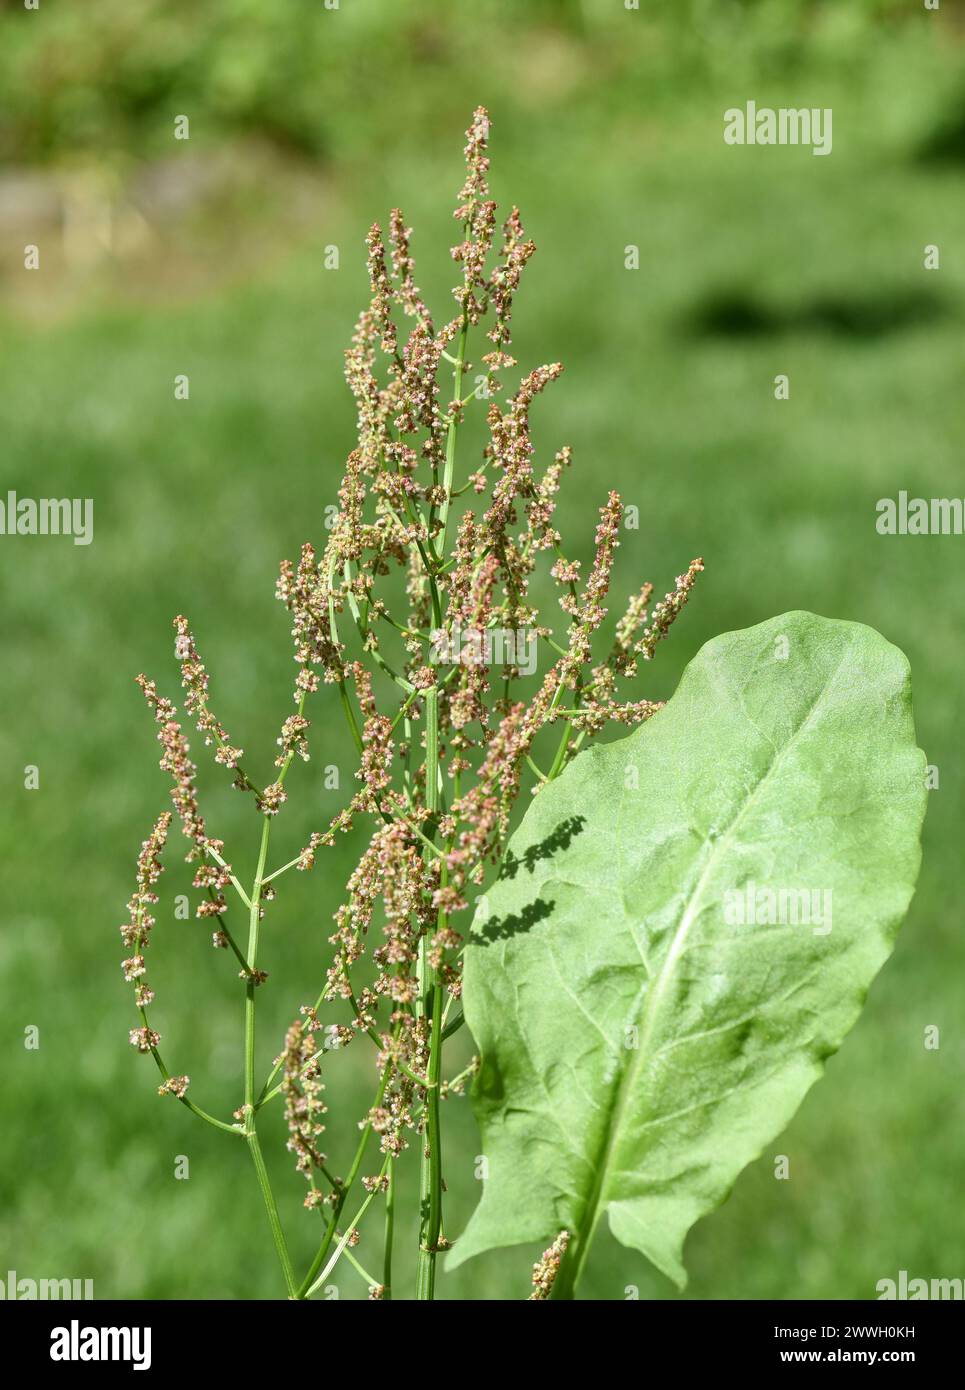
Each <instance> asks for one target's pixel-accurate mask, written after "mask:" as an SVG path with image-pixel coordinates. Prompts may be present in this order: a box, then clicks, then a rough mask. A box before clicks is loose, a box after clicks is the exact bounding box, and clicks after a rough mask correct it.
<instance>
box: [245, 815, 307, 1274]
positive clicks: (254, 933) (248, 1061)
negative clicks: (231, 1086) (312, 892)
mask: <svg viewBox="0 0 965 1390" xmlns="http://www.w3.org/2000/svg"><path fill="white" fill-rule="evenodd" d="M270 837H271V818H270V817H269V816H265V818H264V821H263V822H262V827H261V846H260V848H259V850H258V867H257V869H256V870H255V881H254V883H253V884H252V888H251V913H250V916H249V919H248V952H247V959H248V972H249V973H248V979H247V980H246V982H245V1112H244V1113H245V1138H246V1139H247V1141H248V1148H249V1151H250V1153H251V1159H252V1162H253V1163H254V1165H255V1174H256V1175H257V1178H258V1186H259V1187H260V1188H261V1195H262V1198H263V1200H264V1203H265V1210H266V1212H267V1213H268V1224H269V1225H270V1227H271V1234H272V1237H273V1238H274V1241H275V1249H276V1250H277V1251H278V1258H279V1260H280V1261H281V1267H282V1270H283V1272H284V1275H285V1284H286V1285H287V1288H288V1296H289V1298H294V1297H295V1296H296V1290H297V1286H296V1283H295V1271H294V1269H293V1268H292V1262H291V1255H290V1254H289V1253H288V1244H287V1242H286V1240H285V1233H284V1231H283V1230H282V1228H281V1220H280V1218H279V1216H278V1207H277V1206H276V1204H275V1196H274V1193H273V1192H272V1190H271V1183H270V1181H269V1179H268V1170H267V1168H266V1167H265V1160H264V1157H263V1155H262V1152H261V1145H260V1143H259V1142H258V1133H257V1131H256V1129H255V989H256V988H257V986H256V984H255V979H254V974H253V972H254V969H255V964H256V961H257V958H258V928H259V925H260V922H261V889H262V884H263V881H264V874H265V865H266V863H267V861H268V841H269V839H270Z"/></svg>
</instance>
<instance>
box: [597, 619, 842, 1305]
mask: <svg viewBox="0 0 965 1390" xmlns="http://www.w3.org/2000/svg"><path fill="white" fill-rule="evenodd" d="M850 650H851V647H850V645H849V646H848V647H846V648H845V650H844V651H843V652H842V654H841V657H840V659H839V661H838V664H837V665H836V666H835V668H834V671H833V672H832V673H831V675H830V677H829V678H828V680H827V681H826V683H825V684H824V685H823V686H822V687H821V690H820V691H819V692H818V695H817V696H816V698H815V700H814V701H813V703H812V705H811V708H810V709H809V710H808V713H807V716H806V718H804V719H803V720H802V721H801V723H800V724H799V725H798V727H797V728H796V729H795V730H794V732H793V733H792V734H791V737H790V738H789V739H788V740H787V742H786V743H785V744H784V745H783V747H781V748H779V749H778V750H777V753H776V755H775V757H773V758H772V759H771V761H770V763H769V764H768V766H767V768H766V770H765V772H764V773H763V775H762V776H761V777H760V778H759V779H758V781H757V783H756V785H755V786H754V789H753V791H752V792H751V794H750V796H748V797H747V798H746V800H745V801H744V802H743V804H742V805H741V808H740V810H739V811H738V812H737V814H736V815H735V816H734V818H733V820H732V821H731V823H730V825H728V827H727V829H726V830H725V831H724V833H723V835H721V836H720V837H719V838H718V839H717V840H715V841H714V842H713V844H712V846H711V849H710V851H709V853H708V854H707V858H706V861H705V863H704V867H703V869H702V870H701V871H700V874H699V876H698V879H697V882H696V884H695V886H694V890H693V892H692V893H691V895H690V897H689V899H688V900H687V904H686V906H685V908H684V910H683V912H682V914H681V919H680V924H679V925H678V927H677V929H676V931H675V932H674V938H673V941H672V942H671V943H670V949H669V951H668V952H667V955H666V958H665V960H664V963H663V965H662V966H661V967H660V969H659V971H658V972H657V976H656V979H655V980H654V982H653V988H652V990H648V991H647V995H646V998H645V999H644V1005H643V1011H642V1013H641V1015H640V1025H641V1031H640V1046H639V1047H638V1048H637V1049H636V1056H635V1057H634V1059H633V1060H632V1061H631V1062H630V1065H629V1066H628V1067H626V1068H625V1069H624V1070H623V1071H622V1072H620V1074H619V1076H620V1079H619V1082H618V1084H617V1090H616V1100H615V1105H614V1112H615V1113H614V1120H613V1123H612V1124H611V1125H610V1126H608V1128H607V1129H606V1131H605V1140H604V1143H603V1144H602V1145H601V1146H600V1147H601V1149H602V1153H601V1154H600V1156H599V1158H598V1160H597V1161H596V1163H595V1164H594V1167H595V1168H596V1177H595V1179H594V1183H593V1188H592V1190H591V1192H590V1196H589V1197H588V1199H587V1205H586V1208H585V1210H584V1214H583V1217H582V1219H581V1220H580V1222H579V1224H578V1227H577V1239H576V1241H575V1242H574V1244H575V1245H576V1251H577V1261H578V1264H577V1270H576V1277H577V1278H578V1277H579V1272H580V1270H581V1269H582V1267H583V1264H584V1262H585V1260H586V1256H587V1252H588V1250H589V1248H590V1245H591V1243H592V1239H593V1234H594V1231H595V1229H596V1226H597V1223H598V1221H599V1219H600V1216H601V1214H602V1211H603V1209H604V1207H605V1205H606V1200H605V1187H606V1181H607V1177H608V1175H609V1170H610V1161H611V1159H612V1156H613V1153H614V1150H615V1148H616V1145H617V1143H618V1141H619V1138H620V1134H621V1130H622V1125H623V1119H624V1114H625V1111H626V1108H627V1101H628V1097H629V1096H630V1095H632V1094H633V1093H634V1090H635V1084H636V1080H637V1076H638V1074H639V1072H640V1071H641V1070H642V1069H643V1068H644V1066H645V1062H646V1060H647V1047H646V1043H647V1042H648V1041H649V1039H650V1038H651V1037H652V1035H653V1027H654V1020H655V1018H656V1015H657V1012H658V1009H659V1004H660V1000H661V998H662V995H663V988H664V985H665V982H666V980H667V979H669V972H670V970H671V968H672V967H673V966H674V965H675V964H676V962H677V960H678V959H679V957H680V954H681V952H682V950H683V946H684V944H685V943H686V939H687V934H688V933H689V931H690V928H691V926H692V925H693V923H694V921H695V920H696V915H697V914H696V910H695V909H696V905H697V904H698V903H699V901H700V898H701V895H702V893H703V890H704V888H705V886H706V884H707V880H708V877H709V876H710V872H711V870H712V868H713V866H714V864H715V860H716V856H717V855H718V853H719V851H720V850H721V849H722V848H723V847H724V846H725V845H728V844H729V843H730V841H731V838H732V836H733V833H734V831H735V829H736V828H737V826H738V825H739V824H740V821H741V820H742V818H743V816H744V815H745V814H746V812H747V810H748V808H749V807H750V806H751V805H752V804H753V803H754V800H755V798H756V797H757V795H758V793H759V792H760V790H761V788H762V787H764V786H765V785H766V784H767V782H768V781H769V779H770V778H771V776H772V774H773V773H774V771H775V769H776V768H778V767H779V766H780V764H781V763H782V762H783V760H784V758H785V757H786V756H787V754H788V752H789V751H790V749H791V748H793V747H794V745H795V743H796V741H797V740H798V739H799V738H800V737H801V736H802V735H803V734H804V732H805V731H806V730H807V728H808V726H809V725H810V723H811V720H812V719H813V717H814V714H815V712H816V711H817V710H818V709H820V708H821V706H822V704H823V702H824V697H825V696H826V695H827V693H828V691H829V690H830V689H831V687H832V686H833V685H834V683H835V682H836V680H837V678H838V675H839V673H840V671H841V668H842V666H843V665H844V661H845V657H846V656H847V655H848V654H849V652H850ZM745 713H746V710H745ZM748 722H753V721H751V720H750V716H749V715H748ZM755 727H756V726H755ZM758 732H759V733H760V732H762V731H760V730H758Z"/></svg>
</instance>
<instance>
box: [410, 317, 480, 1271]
mask: <svg viewBox="0 0 965 1390" xmlns="http://www.w3.org/2000/svg"><path fill="white" fill-rule="evenodd" d="M468 333H469V317H468V314H467V312H466V311H465V310H464V311H463V318H462V328H461V330H460V333H459V348H458V352H457V355H456V361H455V365H454V368H453V374H452V376H453V388H452V407H451V415H450V418H449V429H448V433H447V435H446V457H445V467H444V472H443V479H442V488H443V497H442V504H441V506H440V509H439V520H440V522H441V529H440V532H439V549H438V551H436V550H435V545H434V542H433V540H432V537H430V538H429V544H430V547H432V550H433V557H434V560H435V563H436V565H439V564H441V563H442V562H443V561H444V560H445V558H446V530H447V527H448V524H449V502H450V499H451V496H452V483H453V476H454V474H455V468H456V436H457V434H458V431H459V407H458V402H459V401H460V400H461V396H462V378H463V372H464V370H465V364H466V339H467V336H468ZM429 578H430V583H431V584H432V586H433V597H434V600H435V602H434V608H435V609H436V621H437V622H439V623H440V624H441V620H442V612H441V605H440V603H439V599H438V596H437V592H436V584H435V576H434V575H431V574H430V576H429ZM425 773H426V809H427V810H428V811H429V815H430V823H431V821H432V819H433V818H434V817H435V816H436V815H437V814H438V812H439V692H438V690H431V691H427V692H426V763H425ZM429 951H430V943H429V939H428V935H427V934H426V935H423V937H422V941H421V943H420V946H419V982H420V985H421V1000H420V1010H421V1015H422V1017H423V1018H424V1019H428V1020H429V1030H430V1032H429V1068H428V1078H427V1079H428V1081H429V1082H430V1086H429V1089H428V1090H427V1092H426V1132H425V1135H424V1142H423V1146H422V1162H421V1167H420V1181H419V1198H420V1208H419V1271H418V1277H417V1282H416V1297H417V1298H419V1299H432V1298H433V1297H434V1296H435V1283H436V1253H437V1250H438V1245H439V1236H440V1234H441V1232H442V1126H441V1124H440V1115H439V1089H440V1088H439V1081H440V1078H441V1076H442V994H443V982H442V977H441V975H440V973H439V971H438V970H434V969H433V968H432V964H431V962H430V960H429Z"/></svg>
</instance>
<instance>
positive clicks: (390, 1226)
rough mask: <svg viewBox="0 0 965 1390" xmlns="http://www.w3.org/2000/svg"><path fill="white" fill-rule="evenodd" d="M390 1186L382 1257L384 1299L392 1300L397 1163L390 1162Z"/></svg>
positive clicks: (386, 1196)
mask: <svg viewBox="0 0 965 1390" xmlns="http://www.w3.org/2000/svg"><path fill="white" fill-rule="evenodd" d="M388 1176H389V1186H388V1188H387V1189H386V1194H385V1247H384V1254H383V1256H382V1288H383V1290H384V1292H383V1294H382V1298H383V1300H384V1301H385V1302H388V1301H390V1300H391V1298H392V1241H393V1237H394V1235H395V1163H394V1161H392V1160H391V1159H390V1160H389V1174H388Z"/></svg>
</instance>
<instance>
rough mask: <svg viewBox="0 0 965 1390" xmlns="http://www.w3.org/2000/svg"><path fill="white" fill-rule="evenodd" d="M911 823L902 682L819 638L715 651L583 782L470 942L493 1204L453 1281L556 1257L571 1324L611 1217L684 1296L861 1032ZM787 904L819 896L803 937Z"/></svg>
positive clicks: (885, 945)
mask: <svg viewBox="0 0 965 1390" xmlns="http://www.w3.org/2000/svg"><path fill="white" fill-rule="evenodd" d="M924 806H925V761H924V756H923V754H922V753H921V751H920V750H919V749H918V748H917V747H916V746H915V736H914V726H913V722H912V712H911V694H910V687H909V678H908V663H907V661H906V660H905V657H904V656H903V655H902V653H901V652H900V651H898V649H897V648H896V647H893V646H891V645H890V644H889V643H888V642H886V641H885V640H884V638H882V637H881V636H880V635H879V634H878V633H876V632H874V631H872V630H871V629H870V628H867V627H861V626H859V625H857V624H854V623H845V622H836V621H831V620H828V619H824V618H818V617H815V616H814V615H813V614H810V613H786V614H784V615H783V616H782V617H779V618H775V619H773V620H772V621H770V622H766V623H762V624H760V625H759V626H758V627H753V628H749V629H747V630H745V631H742V632H734V633H727V634H725V635H724V636H721V637H717V638H715V639H714V640H713V641H712V642H708V643H707V645H706V646H705V647H703V648H702V650H701V651H700V652H699V653H698V655H697V657H696V658H695V659H694V661H693V662H691V664H690V666H688V668H687V670H686V672H685V673H684V676H683V679H682V680H681V683H680V686H679V689H678V690H677V692H676V694H675V695H674V697H673V699H672V700H671V701H670V703H669V704H668V705H667V707H666V709H664V710H662V711H661V712H660V713H659V714H657V715H656V716H655V717H654V718H653V719H652V720H650V722H648V723H647V724H645V725H643V726H642V727H641V728H640V729H638V730H637V731H636V733H634V734H633V735H631V736H630V737H628V738H625V739H622V740H620V741H619V742H617V743H613V744H610V745H608V746H603V747H597V748H593V749H591V750H588V751H586V752H584V753H582V754H581V755H580V756H579V757H578V758H576V759H575V761H574V762H573V764H572V765H571V766H570V767H569V768H568V769H567V770H566V771H565V772H564V774H563V775H562V776H561V777H560V779H559V780H558V781H557V782H555V783H553V784H550V785H549V786H548V787H546V788H545V789H544V790H543V791H542V792H541V793H540V795H539V796H538V797H537V798H536V800H535V801H534V803H533V805H532V806H531V808H530V809H529V811H528V812H527V814H526V816H525V818H524V820H523V822H522V825H521V826H520V828H519V830H518V831H517V832H516V834H515V835H514V836H513V838H512V840H511V842H510V847H509V851H508V852H507V857H506V860H505V862H504V865H503V868H502V871H501V874H500V877H499V880H498V882H497V883H496V884H495V885H494V887H493V888H492V889H491V890H490V891H489V892H488V893H487V894H486V897H485V899H484V900H483V901H482V902H481V903H480V905H479V910H478V911H477V914H476V917H475V919H474V922H473V927H472V932H471V936H470V944H469V946H468V948H467V952H466V976H465V1009H466V1018H467V1021H468V1023H469V1026H470V1028H471V1030H472V1032H473V1034H474V1036H475V1038H476V1041H477V1044H478V1046H479V1049H480V1053H481V1057H482V1067H481V1072H480V1075H479V1078H478V1081H477V1084H476V1089H475V1092H474V1103H475V1107H476V1112H477V1116H478V1119H479V1123H480V1126H481V1129H482V1135H483V1151H484V1153H485V1155H486V1158H487V1160H488V1170H489V1177H488V1181H487V1182H486V1184H485V1187H484V1191H483V1197H482V1200H481V1202H480V1204H479V1206H478V1208H477V1210H476V1211H475V1213H474V1215H473V1217H472V1219H471V1220H470V1222H469V1226H468V1228H467V1230H466V1232H465V1234H464V1235H463V1236H462V1237H461V1238H460V1240H459V1241H458V1242H457V1244H456V1246H455V1249H454V1250H453V1252H452V1255H451V1256H450V1261H451V1262H452V1263H460V1262H461V1261H463V1260H465V1259H467V1258H468V1257H469V1256H471V1255H475V1254H478V1253H479V1252H480V1251H483V1250H488V1249H491V1248H492V1247H494V1246H501V1245H511V1244H516V1243H517V1242H521V1241H530V1240H544V1239H550V1238H552V1237H554V1236H555V1235H556V1234H557V1233H558V1232H559V1231H560V1230H563V1229H566V1230H568V1231H569V1232H570V1236H571V1242H570V1250H569V1252H568V1255H567V1258H566V1260H565V1262H564V1268H563V1273H562V1276H561V1280H560V1281H559V1284H560V1287H559V1289H558V1291H557V1292H558V1293H559V1294H562V1295H564V1296H565V1295H566V1294H568V1293H569V1292H571V1290H572V1284H573V1281H574V1279H575V1277H576V1276H577V1275H578V1273H579V1270H580V1268H581V1267H582V1263H583V1260H584V1259H585V1255H586V1250H587V1248H588V1246H589V1243H590V1240H591V1238H592V1235H593V1232H594V1230H595V1229H596V1226H597V1223H598V1222H599V1220H600V1218H601V1216H602V1215H603V1213H604V1212H606V1213H607V1214H608V1216H609V1220H610V1226H611V1229H612V1231H613V1233H614V1235H615V1236H616V1237H617V1239H618V1240H620V1241H622V1242H623V1244H624V1245H628V1246H631V1247H633V1248H635V1249H637V1250H640V1251H642V1252H643V1253H644V1254H645V1255H647V1256H648V1257H649V1258H650V1259H651V1260H652V1261H653V1263H654V1264H655V1265H656V1266H657V1267H658V1269H661V1270H662V1271H663V1272H664V1273H665V1274H667V1275H668V1276H669V1277H670V1278H671V1279H673V1280H674V1281H675V1282H676V1283H677V1284H678V1285H680V1286H681V1287H682V1286H683V1285H684V1283H685V1281H686V1273H685V1270H684V1266H683V1262H682V1254H683V1242H684V1237H685V1236H686V1234H687V1232H688V1230H689V1229H690V1227H691V1226H692V1225H693V1223H694V1222H695V1221H696V1220H697V1219H698V1218H699V1217H700V1216H702V1215H703V1214H704V1213H706V1212H707V1211H710V1210H711V1209H712V1208H713V1207H715V1206H717V1205H718V1204H719V1203H720V1202H721V1201H722V1200H723V1199H724V1197H725V1196H726V1195H727V1193H728V1191H729V1190H730V1188H731V1187H732V1185H733V1183H734V1181H735V1179H736V1178H737V1175H738V1174H739V1173H740V1171H741V1169H742V1168H743V1167H744V1166H745V1165H746V1164H747V1163H749V1162H750V1161H751V1160H752V1159H754V1158H756V1157H757V1156H758V1155H759V1154H760V1153H761V1151H762V1149H763V1147H764V1146H765V1145H766V1144H767V1143H768V1142H769V1141H770V1140H772V1139H773V1138H774V1137H775V1136H776V1135H777V1134H778V1133H779V1132H780V1131H781V1130H782V1129H783V1128H784V1127H785V1126H786V1125H787V1123H788V1121H789V1120H790V1119H791V1116H792V1115H793V1114H794V1112H795V1110H796V1109H797V1107H798V1106H799V1105H800V1103H801V1100H802V1098H803V1097H804V1095H805V1094H806V1092H807V1091H808V1089H809V1088H810V1086H811V1085H812V1084H813V1083H814V1081H816V1080H817V1078H818V1077H819V1075H820V1074H821V1071H822V1069H823V1065H824V1060H825V1058H826V1057H828V1056H829V1055H830V1054H831V1053H833V1052H834V1051H835V1050H836V1049H837V1048H838V1047H839V1046H840V1043H841V1041H842V1039H843V1038H844V1036H845V1034H846V1033H847V1032H848V1030H849V1029H850V1028H851V1026H852V1024H853V1023H854V1022H855V1020H856V1019H857V1017H858V1014H859V1012H860V1010H861V1007H862V1004H863V1002H864V999H865V996H866V995H867V992H868V988H869V986H870V984H871V981H872V980H873V979H874V977H875V975H876V974H877V972H878V970H879V969H880V967H881V965H882V963H883V962H884V961H885V959H886V958H887V956H888V955H889V953H890V951H891V949H892V945H893V942H894V937H895V933H896V931H897V928H898V926H899V923H900V922H901V919H902V917H903V916H904V913H905V911H906V909H907V907H908V903H909V901H910V899H911V895H912V891H913V887H914V883H915V878H916V876H917V873H918V866H919V861H920V848H919V833H920V829H921V823H922V818H923V815H924ZM749 885H750V888H749ZM754 885H756V888H755V887H754ZM735 890H739V893H740V901H741V902H742V903H745V904H746V902H747V899H748V893H749V892H750V895H751V898H752V911H751V913H750V914H749V915H750V917H751V919H752V920H751V922H750V923H749V924H744V925H742V924H740V921H739V909H738V907H737V904H736V902H735V897H734V893H735ZM782 890H783V892H784V894H785V897H784V899H783V901H782V899H781V898H780V897H777V896H775V899H774V900H773V904H770V902H769V899H768V896H767V895H768V891H770V892H772V893H774V894H775V895H777V894H779V893H780V892H781V891H782ZM796 890H813V891H816V892H817V893H818V894H819V895H823V894H824V893H830V894H831V898H830V899H826V898H824V897H823V896H819V897H818V898H817V899H814V900H813V902H814V905H815V906H816V907H817V909H818V910H817V912H816V913H815V916H814V917H813V918H812V920H811V924H810V925H808V924H807V923H806V922H804V921H802V920H801V918H802V917H803V916H804V914H803V911H801V910H800V909H801V908H803V900H802V899H800V898H798V897H796ZM794 902H797V903H798V906H799V919H798V922H797V924H796V925H795V924H794V921H793V918H794V907H793V904H794ZM811 902H812V899H811V897H810V891H809V893H808V903H809V904H810V903H811ZM770 905H773V907H774V909H775V910H774V912H773V914H769V906H770ZM826 906H829V907H830V913H829V915H828V916H827V919H826V920H819V919H820V918H824V917H825V913H824V912H823V911H822V908H823V907H826ZM769 915H773V916H775V917H776V918H777V919H778V920H777V922H775V923H774V924H769V923H768V920H767V918H768V916H769ZM761 919H763V920H761ZM755 923H756V924H755ZM828 925H830V928H831V929H830V930H829V931H828V930H825V927H826V926H828ZM883 1080H884V1078H883Z"/></svg>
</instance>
